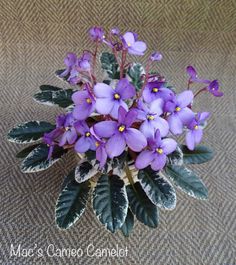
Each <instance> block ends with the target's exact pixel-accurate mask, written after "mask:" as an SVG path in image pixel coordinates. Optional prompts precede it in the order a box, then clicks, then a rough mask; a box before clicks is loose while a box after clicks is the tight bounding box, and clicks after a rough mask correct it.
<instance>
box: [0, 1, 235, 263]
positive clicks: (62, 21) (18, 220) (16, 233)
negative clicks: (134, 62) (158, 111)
mask: <svg viewBox="0 0 236 265" xmlns="http://www.w3.org/2000/svg"><path fill="white" fill-rule="evenodd" d="M94 24H99V25H103V26H104V27H105V28H106V29H109V28H110V27H112V26H119V27H120V28H121V29H122V30H127V29H131V30H133V31H137V32H138V33H140V37H141V39H144V40H146V41H147V43H148V46H149V51H152V50H156V49H158V50H161V51H162V52H163V55H164V60H163V61H162V62H161V63H160V64H159V70H160V71H161V72H162V73H164V74H165V75H166V77H167V78H168V79H169V80H170V81H171V82H172V84H175V86H176V87H177V88H178V89H179V90H180V89H183V88H185V84H186V74H185V67H186V66H187V65H188V64H193V65H195V66H196V67H197V68H198V69H200V70H199V72H200V75H201V76H203V77H207V78H218V79H219V80H220V82H221V84H222V85H221V87H222V90H223V91H224V93H225V96H224V98H221V99H216V98H214V97H213V96H210V95H208V96H206V97H204V96H201V97H200V98H199V100H198V102H199V103H198V104H199V105H198V106H199V108H201V109H203V110H209V111H211V112H212V113H213V117H212V119H211V122H210V124H209V126H208V128H207V132H206V135H205V138H204V141H205V143H207V144H208V145H211V146H214V148H215V151H216V156H215V159H214V160H213V161H211V162H210V163H208V164H207V165H202V166H198V167H194V168H195V169H196V171H197V172H198V173H199V175H201V177H202V178H203V180H204V181H205V183H206V185H207V186H208V188H209V194H210V198H209V200H208V201H206V202H205V201H203V202H202V201H197V200H194V199H190V198H189V197H187V196H186V195H183V194H181V193H180V192H178V202H177V207H176V209H175V210H174V211H172V212H167V211H166V212H164V211H162V212H161V224H160V225H159V228H158V229H156V230H150V229H148V228H146V227H144V226H143V225H141V224H139V223H138V222H136V224H135V229H134V232H133V234H132V235H131V237H130V238H129V239H126V238H124V237H123V235H122V234H121V233H120V232H118V233H116V234H115V235H113V234H110V233H108V232H106V231H105V230H104V228H103V227H102V226H101V225H100V224H99V223H98V221H97V220H96V219H95V216H94V214H93V212H92V210H91V209H89V210H87V211H86V213H85V215H84V216H83V218H82V219H81V221H80V222H78V223H77V225H76V226H75V227H74V228H71V229H70V230H68V231H60V230H58V229H57V228H56V226H55V222H54V205H55V202H56V199H57V196H58V192H59V189H60V185H61V182H62V179H63V177H64V175H65V174H66V173H67V172H68V170H69V168H71V167H72V166H73V163H74V161H70V162H66V161H64V162H63V163H61V164H58V165H56V166H54V167H53V168H51V169H50V170H48V171H46V172H42V173H39V174H28V175H24V174H22V173H21V172H20V171H19V163H18V161H17V160H16V159H15V158H14V155H15V153H16V151H17V150H19V149H20V148H21V147H20V146H17V145H15V144H11V143H8V142H7V141H6V136H5V135H6V132H7V131H8V130H9V129H10V128H11V127H12V126H13V125H15V124H17V123H19V122H23V121H27V120H31V119H38V120H48V121H52V122H53V121H54V118H55V115H56V114H57V113H59V111H60V110H59V109H57V108H53V107H45V106H42V105H39V104H36V103H35V102H34V101H33V99H32V95H33V94H34V93H35V92H36V91H37V90H38V87H39V85H41V84H52V85H59V86H61V85H62V86H63V84H61V83H60V81H59V80H57V79H56V78H55V77H54V71H55V70H56V69H58V68H60V67H62V65H63V58H64V56H65V53H66V52H68V51H74V52H79V51H81V49H83V48H87V49H88V48H90V47H91V43H90V41H89V39H88V37H87V34H86V31H87V29H88V28H89V27H90V26H92V25H94ZM235 84H236V1H235V0H182V1H181V0H170V1H168V0H160V1H158V0H126V1H123V0H97V1H86V0H71V1H69V0H64V1H63V0H61V1H60V0H41V1H37V0H28V1H27V0H5V1H4V0H1V1H0V106H1V111H0V132H1V139H0V146H1V159H0V161H1V162H0V163H1V167H0V172H1V173H0V228H1V230H0V263H1V264H7V265H10V264H11V265H13V264H15V265H23V264H27V265H31V264H65V265H67V264H83V265H85V264H102V265H105V264H126V265H129V264H139V265H144V264H145V265H149V264H150V265H156V264H158V265H177V264H179V265H185V264H189V265H190V264H191V265H203V264H204V265H235V264H236V261H235V257H236V233H235V230H236V200H235V199H236V197H235V194H236V176H235V161H236V155H235V144H236V139H235V133H236V125H235V124H236V123H235V117H236V107H235V102H236V93H235V89H236V86H235ZM11 243H12V244H14V245H15V246H17V245H18V244H22V245H23V247H26V248H28V247H32V246H34V245H35V244H37V247H38V248H39V247H40V248H45V247H46V246H47V245H49V244H54V245H55V246H56V247H58V248H62V247H68V248H73V247H74V248H79V247H81V248H83V249H85V248H86V247H87V245H88V244H89V243H93V244H94V245H95V247H110V248H111V247H113V246H116V244H118V245H119V247H125V246H127V247H128V250H129V252H128V257H127V258H126V259H122V258H120V259H117V258H116V259H114V258H106V257H103V258H100V259H99V258H98V259H95V258H89V257H86V256H84V257H82V258H79V259H73V258H71V259H68V258H49V257H46V256H45V257H43V258H38V257H31V258H16V257H12V258H10V257H9V249H10V244H11Z"/></svg>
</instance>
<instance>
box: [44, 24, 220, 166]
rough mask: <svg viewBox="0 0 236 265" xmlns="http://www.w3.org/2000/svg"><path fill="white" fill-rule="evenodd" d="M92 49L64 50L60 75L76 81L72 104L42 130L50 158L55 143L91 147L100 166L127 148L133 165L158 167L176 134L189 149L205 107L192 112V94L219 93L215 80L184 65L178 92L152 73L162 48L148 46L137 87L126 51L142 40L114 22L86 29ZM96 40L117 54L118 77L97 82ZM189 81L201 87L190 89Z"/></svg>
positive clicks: (141, 46)
mask: <svg viewBox="0 0 236 265" xmlns="http://www.w3.org/2000/svg"><path fill="white" fill-rule="evenodd" d="M89 35H90V37H91V39H92V41H94V42H95V51H94V52H90V51H87V50H86V51H84V52H83V53H82V55H81V56H80V57H77V56H76V55H75V54H74V53H69V54H67V56H66V58H65V60H64V63H65V65H66V69H65V70H64V71H63V72H62V73H61V77H63V78H64V79H66V80H67V81H68V82H69V83H70V84H71V85H74V86H76V87H78V91H76V92H74V94H73V95H72V100H73V103H74V108H73V110H72V111H71V112H68V113H66V114H63V115H60V116H58V117H57V121H56V129H54V130H53V131H51V132H50V133H45V135H44V142H45V143H46V144H48V145H49V146H50V149H49V150H50V151H49V155H48V157H49V158H50V156H51V154H52V151H53V148H54V146H55V145H59V146H61V147H64V148H74V149H75V151H76V152H77V153H86V152H87V151H89V150H92V151H94V152H96V159H97V160H98V161H99V163H100V168H103V167H104V165H105V164H106V161H107V159H109V158H110V159H112V158H114V157H117V156H120V155H121V154H122V153H123V151H124V150H128V152H129V153H130V156H131V157H132V159H133V160H134V161H135V167H136V168H137V169H143V168H145V167H147V166H149V165H150V166H151V168H152V169H153V170H155V171H158V170H161V169H162V168H163V167H164V166H165V164H166V161H167V155H169V154H170V153H172V152H174V151H175V150H176V148H177V142H176V137H177V136H178V135H180V134H182V133H184V134H185V136H186V138H185V139H186V145H187V146H188V148H189V149H190V150H193V149H194V148H195V146H196V145H197V144H199V143H200V141H201V139H202V136H203V128H204V123H205V121H206V119H207V118H208V117H209V116H210V113H208V112H199V113H195V112H194V110H193V100H194V99H195V98H196V96H198V95H199V94H200V93H202V92H209V93H211V94H212V95H213V96H216V97H220V96H222V95H223V93H222V92H220V91H219V84H218V81H217V80H213V81H210V80H204V79H200V78H198V76H197V72H196V70H195V69H194V68H193V67H192V66H188V67H187V69H186V71H187V74H188V75H189V80H188V86H187V87H186V90H184V91H183V92H181V93H179V94H177V93H176V92H174V90H173V89H171V88H170V87H168V85H167V82H166V80H165V78H164V77H163V76H160V75H159V74H155V73H154V74H153V73H152V72H151V66H152V64H153V63H155V62H158V61H160V60H162V54H160V53H159V52H153V53H152V54H151V55H150V57H149V59H148V61H147V65H146V69H145V73H144V74H142V75H141V76H140V78H141V81H142V87H141V88H140V89H137V87H135V86H134V84H133V83H132V82H131V81H130V79H129V78H128V77H127V69H128V68H129V67H130V65H131V63H130V62H128V61H127V54H131V55H137V56H142V55H143V54H144V53H145V51H146V49H147V46H146V44H145V42H143V41H139V40H138V35H137V34H136V33H133V32H126V33H125V34H121V33H120V30H119V29H117V28H114V29H112V30H111V31H110V32H109V33H108V34H107V35H106V34H105V32H104V30H103V29H102V28H100V27H93V28H91V29H90V30H89ZM101 44H105V45H107V46H108V47H110V48H111V50H112V53H113V55H114V57H115V58H116V61H117V64H118V65H119V67H118V72H119V79H116V80H112V81H110V82H109V83H107V82H106V83H105V82H98V81H97V78H96V76H95V74H94V73H95V71H94V69H95V65H96V56H97V53H98V49H99V47H100V45H101ZM193 83H202V84H203V85H204V87H203V88H202V89H200V90H199V91H197V92H196V93H195V94H194V93H193V91H192V90H190V86H191V85H192V84H193Z"/></svg>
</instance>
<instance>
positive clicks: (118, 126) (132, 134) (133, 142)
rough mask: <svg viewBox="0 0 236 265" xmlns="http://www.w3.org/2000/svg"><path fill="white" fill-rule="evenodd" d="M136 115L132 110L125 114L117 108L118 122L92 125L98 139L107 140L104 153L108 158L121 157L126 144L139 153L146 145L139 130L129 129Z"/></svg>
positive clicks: (120, 108) (103, 122)
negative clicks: (105, 152)
mask: <svg viewBox="0 0 236 265" xmlns="http://www.w3.org/2000/svg"><path fill="white" fill-rule="evenodd" d="M137 115H138V113H137V111H136V110H134V109H131V110H130V111H129V112H127V111H126V110H125V109H124V108H123V107H119V114H118V122H117V121H102V122H99V123H97V124H95V125H94V132H95V133H96V134H97V135H98V136H99V137H104V138H109V139H108V141H107V143H106V151H107V154H108V156H109V157H110V158H113V157H115V156H119V155H121V154H122V152H123V151H124V150H125V147H126V144H127V145H128V147H129V148H130V149H131V150H133V151H134V152H140V151H141V150H142V149H143V148H144V147H145V146H146V145H147V140H146V138H145V136H144V135H143V134H142V133H141V132H140V131H139V130H137V129H134V128H130V127H131V125H132V124H133V123H134V121H135V120H136V118H137Z"/></svg>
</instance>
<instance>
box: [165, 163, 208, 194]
mask: <svg viewBox="0 0 236 265" xmlns="http://www.w3.org/2000/svg"><path fill="white" fill-rule="evenodd" d="M166 173H167V175H168V176H169V177H170V178H171V179H172V180H173V182H174V183H175V185H176V186H177V187H178V188H180V189H181V190H182V191H184V192H186V193H187V194H188V195H189V196H192V197H194V198H197V199H207V196H208V191H207V188H206V186H205V185H204V184H203V182H202V181H201V179H200V178H199V177H198V176H197V175H196V174H195V173H194V172H193V171H191V170H190V169H188V168H186V167H184V166H175V165H168V166H167V167H166Z"/></svg>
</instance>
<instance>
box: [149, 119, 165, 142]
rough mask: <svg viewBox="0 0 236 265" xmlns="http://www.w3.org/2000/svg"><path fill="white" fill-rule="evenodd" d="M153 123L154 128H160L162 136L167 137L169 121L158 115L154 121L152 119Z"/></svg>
mask: <svg viewBox="0 0 236 265" xmlns="http://www.w3.org/2000/svg"><path fill="white" fill-rule="evenodd" d="M150 123H151V125H152V126H153V127H154V130H155V131H156V129H159V131H160V134H161V137H165V136H166V135H167V134H168V132H169V124H168V122H167V121H166V120H165V119H163V118H160V117H156V118H155V119H154V120H153V121H150Z"/></svg>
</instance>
